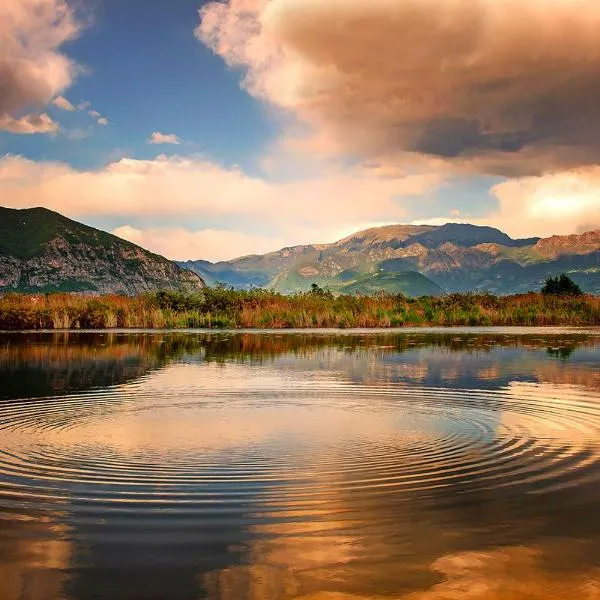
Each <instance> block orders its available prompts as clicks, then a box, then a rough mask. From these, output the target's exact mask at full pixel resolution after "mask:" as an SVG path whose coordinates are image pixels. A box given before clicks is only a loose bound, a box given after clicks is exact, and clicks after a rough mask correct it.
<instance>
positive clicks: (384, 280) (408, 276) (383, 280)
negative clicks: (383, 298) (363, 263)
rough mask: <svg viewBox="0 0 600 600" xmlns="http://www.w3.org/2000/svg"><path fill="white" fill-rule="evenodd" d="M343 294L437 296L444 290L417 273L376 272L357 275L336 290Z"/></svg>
mask: <svg viewBox="0 0 600 600" xmlns="http://www.w3.org/2000/svg"><path fill="white" fill-rule="evenodd" d="M338 291H340V292H343V293H344V294H354V293H360V294H364V295H373V294H376V293H377V292H379V291H383V292H389V293H391V294H398V293H400V294H404V295H405V296H414V297H419V296H439V295H440V294H443V293H444V290H443V289H442V288H441V287H440V286H439V285H437V284H436V283H434V282H433V281H431V279H428V278H427V277H425V275H421V273H418V272H417V271H405V272H401V273H394V272H386V271H377V272H375V273H367V274H365V275H359V276H358V277H356V278H355V279H354V280H351V281H349V282H348V283H345V284H344V285H342V286H341V287H339V288H338Z"/></svg>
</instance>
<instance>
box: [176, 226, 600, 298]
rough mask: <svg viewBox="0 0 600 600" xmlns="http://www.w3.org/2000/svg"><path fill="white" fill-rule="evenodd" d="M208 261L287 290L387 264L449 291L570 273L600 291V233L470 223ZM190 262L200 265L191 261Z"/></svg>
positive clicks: (233, 275) (248, 281) (230, 274)
mask: <svg viewBox="0 0 600 600" xmlns="http://www.w3.org/2000/svg"><path fill="white" fill-rule="evenodd" d="M208 265H210V266H207V264H206V263H204V269H209V270H210V273H211V278H212V279H213V280H214V281H221V282H223V283H226V284H229V285H234V286H236V287H249V286H250V285H266V286H267V287H269V288H272V289H275V290H279V291H281V292H284V293H288V292H294V291H301V290H306V289H308V288H309V287H310V285H311V284H312V283H317V284H318V285H320V286H322V287H328V288H330V289H332V290H334V291H342V290H344V289H346V290H347V289H348V287H347V286H349V285H350V283H349V280H351V279H352V280H356V279H358V278H360V277H363V276H364V277H367V279H368V278H369V277H371V276H373V275H374V274H377V273H379V272H380V271H381V269H383V270H384V271H389V270H390V269H392V270H393V271H394V272H396V273H403V272H418V273H420V274H422V275H425V276H426V277H427V278H428V279H429V280H431V281H432V282H433V283H434V284H435V285H437V286H439V287H440V288H442V289H443V290H445V291H448V292H453V291H469V290H482V291H490V292H494V293H498V294H510V293H518V292H526V291H529V290H539V289H540V288H541V287H542V285H543V282H544V280H545V279H546V277H548V276H550V275H556V274H558V273H561V272H564V271H566V272H568V273H569V275H570V276H571V277H572V278H573V279H574V280H575V281H576V282H577V283H579V284H580V285H581V286H582V287H583V289H584V290H586V291H588V292H592V293H600V231H596V232H588V233H584V234H582V235H573V236H554V237H551V238H548V239H540V238H529V239H524V240H515V239H512V238H510V237H509V236H508V235H506V234H505V233H503V232H502V231H499V230H498V229H494V228H492V227H478V226H475V225H469V224H459V223H448V224H446V225H442V226H431V225H423V226H420V225H419V226H416V225H390V226H385V227H378V228H373V229H368V230H365V231H361V232H357V233H355V234H353V235H351V236H348V237H346V238H344V239H343V240H340V241H338V242H336V243H333V244H321V245H308V246H296V247H293V248H284V249H282V250H280V251H278V252H271V253H269V254H265V255H261V256H246V257H243V258H239V259H235V260H232V261H227V262H221V263H216V264H212V263H208ZM186 266H188V267H189V268H192V269H194V266H193V263H186ZM198 272H200V273H203V271H198ZM378 277H380V278H381V277H382V276H381V275H378ZM387 279H388V281H387V283H386V286H385V287H386V289H389V288H390V285H391V288H393V291H399V292H400V291H403V290H402V289H400V288H401V286H400V284H399V283H398V286H397V287H394V285H393V282H391V279H393V278H390V277H387ZM374 281H376V279H372V281H371V283H373V282H374ZM399 281H400V280H398V282H399Z"/></svg>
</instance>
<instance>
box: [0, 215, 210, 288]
mask: <svg viewBox="0 0 600 600" xmlns="http://www.w3.org/2000/svg"><path fill="white" fill-rule="evenodd" d="M204 285H205V284H204V281H203V280H202V278H201V277H200V276H199V275H198V274H196V273H192V272H190V271H187V270H185V269H182V268H181V267H179V266H178V265H176V264H175V263H173V262H172V261H170V260H167V259H166V258H164V257H162V256H159V255H157V254H153V253H151V252H149V251H148V250H144V249H143V248H140V247H139V246H136V245H135V244H132V243H130V242H127V241H125V240H122V239H121V238H119V237H117V236H114V235H111V234H109V233H106V232H104V231H100V230H99V229H94V228H93V227H88V226H87V225H83V224H81V223H78V222H77V221H72V220H71V219H68V218H67V217H64V216H62V215H60V214H58V213H56V212H53V211H51V210H47V209H45V208H31V209H25V210H15V209H9V208H0V291H3V292H7V291H21V292H46V291H69V292H98V293H121V294H139V293H142V292H146V291H152V290H158V289H170V290H181V291H190V292H191V291H196V290H199V289H202V288H203V287H204Z"/></svg>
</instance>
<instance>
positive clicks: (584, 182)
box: [487, 166, 600, 236]
mask: <svg viewBox="0 0 600 600" xmlns="http://www.w3.org/2000/svg"><path fill="white" fill-rule="evenodd" d="M492 193H493V194H494V195H495V196H496V197H497V198H498V202H499V210H498V211H497V212H496V214H494V215H491V218H489V219H488V220H487V222H488V223H490V224H493V225H495V226H499V227H501V228H503V229H504V230H505V231H507V232H509V233H512V234H515V235H524V236H527V235H542V236H549V235H554V234H558V235H567V234H570V233H573V232H576V231H577V232H582V231H590V230H592V229H600V167H597V166H596V167H587V168H581V169H576V170H571V171H565V172H561V173H552V174H548V175H543V176H541V177H523V178H517V179H513V180H511V181H506V182H504V183H500V184H498V185H496V186H495V187H493V188H492Z"/></svg>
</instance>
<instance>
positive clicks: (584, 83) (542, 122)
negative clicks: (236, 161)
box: [196, 0, 600, 174]
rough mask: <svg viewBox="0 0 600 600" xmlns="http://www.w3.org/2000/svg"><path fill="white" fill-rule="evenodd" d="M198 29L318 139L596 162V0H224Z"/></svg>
mask: <svg viewBox="0 0 600 600" xmlns="http://www.w3.org/2000/svg"><path fill="white" fill-rule="evenodd" d="M200 18H201V22H200V25H199V26H198V28H197V30H196V35H197V37H198V38H199V39H200V40H201V41H202V42H204V43H205V44H206V45H207V46H209V47H210V48H211V49H212V50H213V51H214V52H215V53H217V54H219V55H220V56H222V57H223V59H224V60H225V61H226V63H227V64H228V65H230V66H233V67H239V68H241V69H243V70H244V71H245V77H244V86H245V88H246V89H247V90H248V91H249V92H250V93H252V94H253V95H255V96H257V97H259V98H262V99H264V100H266V101H268V102H270V103H272V104H273V105H275V106H277V107H279V108H281V109H284V110H286V111H289V112H290V113H291V114H292V115H294V116H295V117H297V119H298V120H299V121H300V122H304V123H305V124H308V125H309V126H311V127H312V129H313V131H314V138H311V139H310V140H308V142H307V143H309V146H310V145H312V146H316V147H317V148H318V149H323V148H328V149H329V150H330V151H337V152H339V153H344V154H350V155H354V156H357V157H361V158H364V157H376V158H378V159H381V160H382V161H384V162H385V161H389V162H392V163H393V162H398V161H405V160H407V155H408V157H410V156H415V155H417V156H418V155H426V156H433V157H441V158H442V159H444V160H447V161H452V162H454V163H458V164H460V165H464V166H468V167H470V168H475V169H477V170H478V171H481V172H492V173H505V174H513V173H518V174H536V173H540V172H545V171H547V170H549V169H557V168H558V169H565V168H571V167H579V166H584V165H589V164H594V163H597V162H599V161H600V103H598V102H597V98H598V97H599V95H600V38H599V37H598V35H597V32H598V30H599V29H600V5H596V4H594V3H590V2H589V1H588V0H530V2H526V3H524V2H522V1H521V0H479V1H473V0H370V1H369V2H364V1H363V0H330V1H328V2H323V1H321V0H228V1H227V2H225V3H223V2H210V3H208V4H207V5H205V6H204V7H203V8H202V9H201V11H200Z"/></svg>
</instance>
